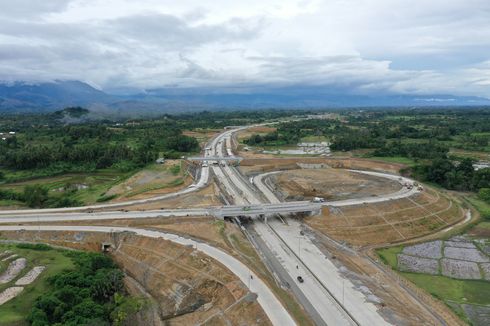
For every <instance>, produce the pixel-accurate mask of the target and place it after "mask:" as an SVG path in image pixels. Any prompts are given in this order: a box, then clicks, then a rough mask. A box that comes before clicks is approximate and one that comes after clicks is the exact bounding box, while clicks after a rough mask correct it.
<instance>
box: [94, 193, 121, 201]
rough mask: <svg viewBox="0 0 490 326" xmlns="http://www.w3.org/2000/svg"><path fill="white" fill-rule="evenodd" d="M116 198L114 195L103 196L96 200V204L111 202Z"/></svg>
mask: <svg viewBox="0 0 490 326" xmlns="http://www.w3.org/2000/svg"><path fill="white" fill-rule="evenodd" d="M116 197H117V195H116V194H114V195H103V196H102V197H100V198H98V199H97V202H98V203H103V202H106V201H109V200H112V199H114V198H116Z"/></svg>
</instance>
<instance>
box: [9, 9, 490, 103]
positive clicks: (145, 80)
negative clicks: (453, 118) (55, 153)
mask: <svg viewBox="0 0 490 326" xmlns="http://www.w3.org/2000/svg"><path fill="white" fill-rule="evenodd" d="M53 79H71V80H74V79H75V80H81V81H85V82H88V83H90V84H91V85H93V86H96V87H98V88H100V89H104V90H112V91H114V90H130V89H133V90H136V89H149V88H158V87H196V86H199V87H211V88H213V87H215V88H223V87H236V88H240V87H277V86H289V85H302V86H306V87H307V86H321V87H325V88H333V89H335V88H342V89H350V90H353V91H355V92H357V93H372V92H376V93H380V92H381V93H419V94H423V93H449V94H457V95H480V96H486V97H490V1H489V0H247V1H234V0H212V1H198V0H178V1H176V0H171V1H167V0H138V1H134V0H104V1H100V0H72V1H69V0H45V1H39V0H15V1H0V80H2V81H15V80H24V81H44V80H53Z"/></svg>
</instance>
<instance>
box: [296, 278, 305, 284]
mask: <svg viewBox="0 0 490 326" xmlns="http://www.w3.org/2000/svg"><path fill="white" fill-rule="evenodd" d="M297 279H298V282H300V283H303V282H304V281H305V280H304V279H303V278H302V277H301V276H298V277H297Z"/></svg>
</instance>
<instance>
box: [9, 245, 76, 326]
mask: <svg viewBox="0 0 490 326" xmlns="http://www.w3.org/2000/svg"><path fill="white" fill-rule="evenodd" d="M63 252H64V251H63V250H58V249H53V248H50V247H48V246H44V245H41V246H35V245H34V246H33V245H29V244H7V243H0V279H1V280H2V281H1V282H0V325H2V326H3V325H5V326H9V325H15V326H19V325H28V323H27V321H26V319H25V318H26V316H27V314H28V312H29V311H30V310H31V307H32V305H33V304H34V301H35V300H36V298H37V297H39V296H40V295H41V294H42V293H44V292H45V291H46V290H47V288H48V287H49V284H48V282H47V279H48V278H49V277H50V276H53V275H55V274H58V273H59V272H61V271H62V270H65V269H72V268H74V265H73V263H72V261H71V259H70V258H69V257H67V256H65V255H64V254H63ZM9 257H10V258H9ZM21 260H23V261H24V264H22V262H21ZM16 262H17V263H16Z"/></svg>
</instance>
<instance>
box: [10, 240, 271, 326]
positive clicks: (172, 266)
mask: <svg viewBox="0 0 490 326" xmlns="http://www.w3.org/2000/svg"><path fill="white" fill-rule="evenodd" d="M0 236H1V237H3V238H8V239H15V240H20V241H32V240H33V239H37V240H39V241H41V242H46V243H51V244H54V245H59V246H64V247H69V248H74V249H83V250H92V251H99V250H100V249H101V244H102V243H103V242H109V243H111V244H113V246H114V250H113V252H112V253H111V255H112V256H113V257H114V259H115V261H116V262H117V263H118V265H119V266H121V268H122V269H123V270H124V271H125V273H126V274H127V275H128V276H129V277H131V279H132V280H127V281H126V283H127V284H128V287H127V289H128V290H129V291H131V293H133V294H138V295H141V296H143V297H145V298H146V300H147V302H148V304H147V305H146V306H145V307H146V308H145V309H144V311H142V312H141V313H140V314H139V315H138V316H134V317H133V318H132V319H131V320H132V321H144V323H145V325H162V324H164V323H165V324H168V325H194V324H208V325H216V324H232V325H240V324H241V325H270V322H269V320H268V318H267V316H266V315H265V313H264V312H263V310H262V308H261V307H260V305H259V304H258V303H257V301H256V298H255V297H254V296H253V295H250V293H249V292H248V290H247V288H246V287H245V286H244V284H242V283H241V282H240V281H239V280H238V278H237V277H236V276H235V275H234V274H232V273H231V272H230V271H228V269H226V268H225V267H224V266H223V265H221V264H220V263H219V262H217V261H215V260H213V259H211V258H209V257H208V256H206V255H204V254H201V253H199V252H197V251H196V250H194V248H190V247H185V246H181V245H177V244H174V243H172V242H170V241H165V240H162V239H152V238H146V237H141V236H136V235H134V234H131V233H113V234H103V233H91V232H35V231H8V232H6V231H3V232H1V233H0ZM129 284H130V285H129Z"/></svg>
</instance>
